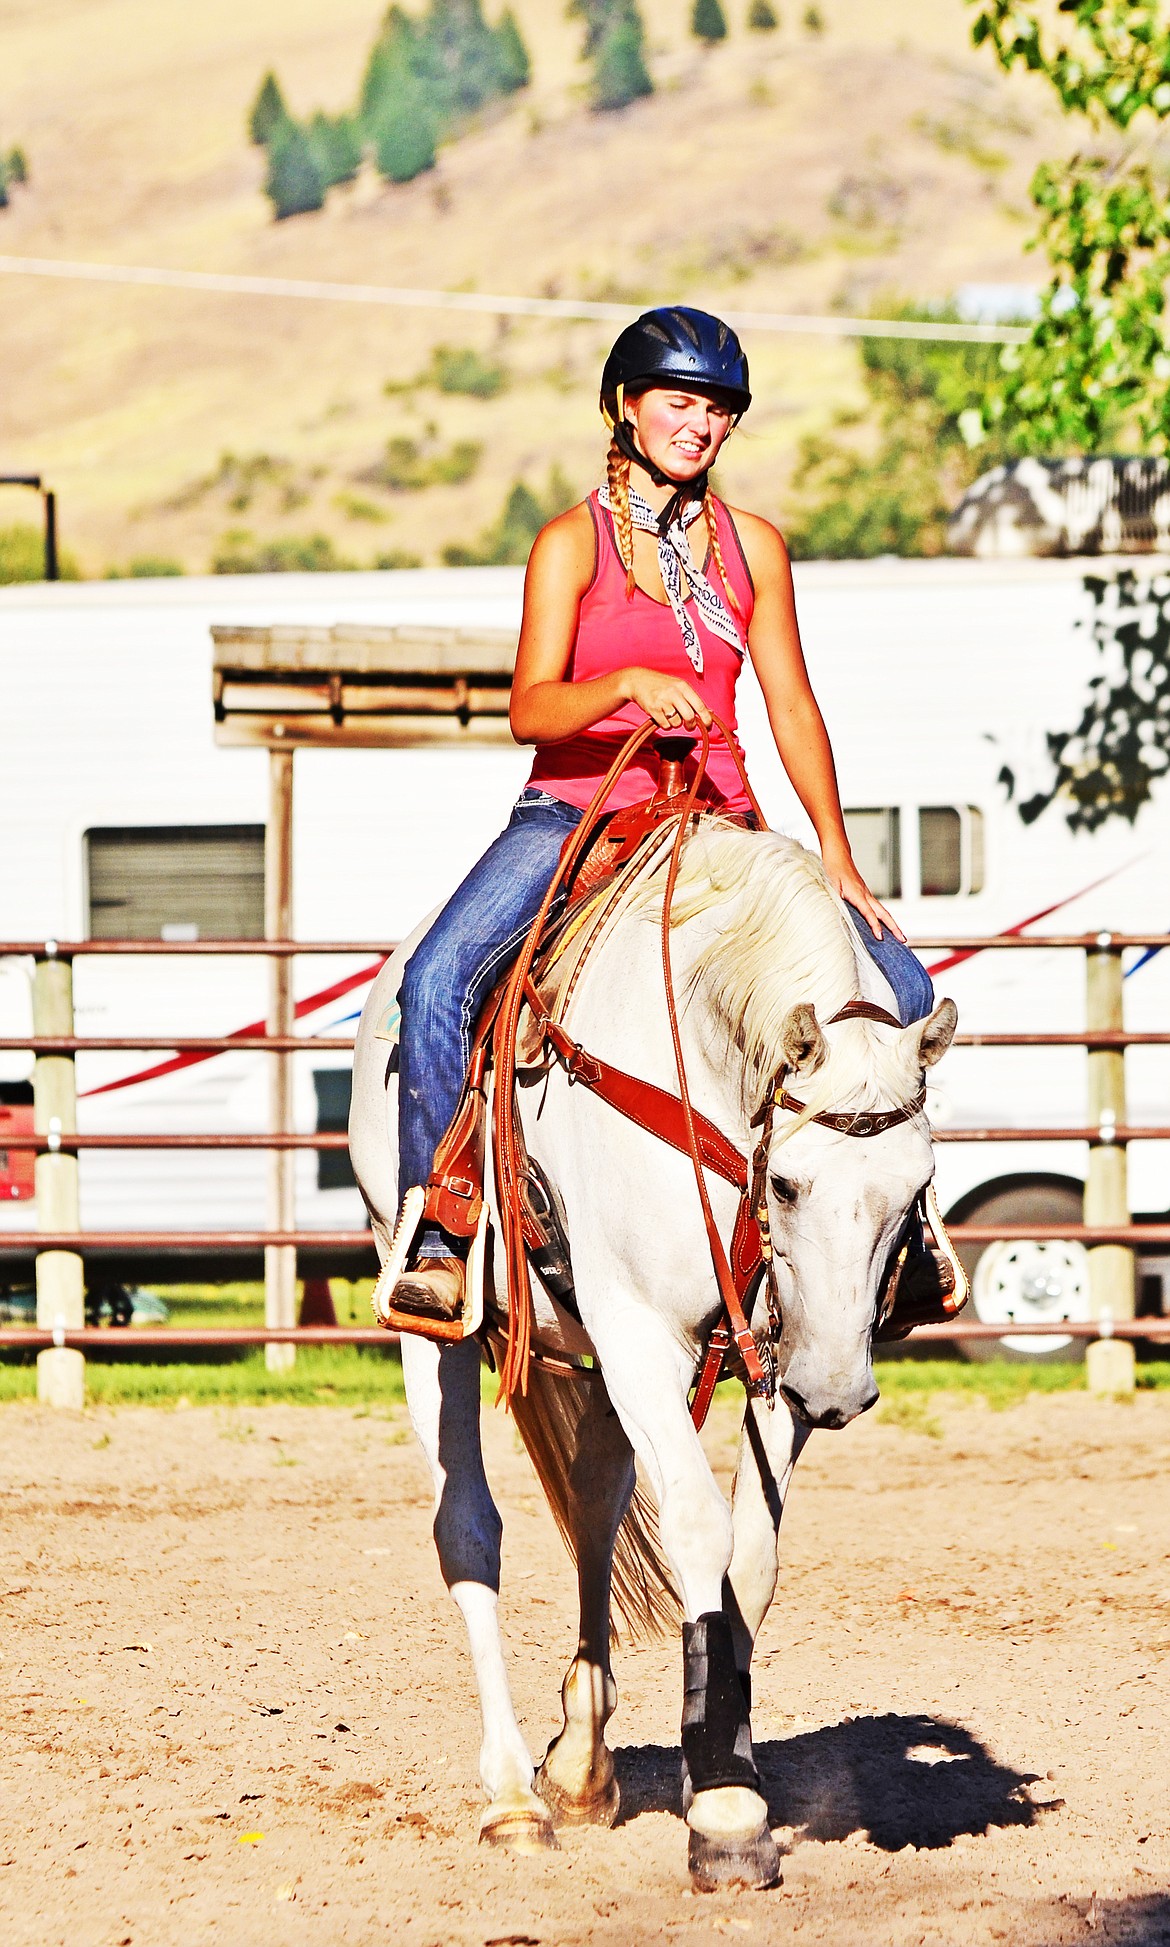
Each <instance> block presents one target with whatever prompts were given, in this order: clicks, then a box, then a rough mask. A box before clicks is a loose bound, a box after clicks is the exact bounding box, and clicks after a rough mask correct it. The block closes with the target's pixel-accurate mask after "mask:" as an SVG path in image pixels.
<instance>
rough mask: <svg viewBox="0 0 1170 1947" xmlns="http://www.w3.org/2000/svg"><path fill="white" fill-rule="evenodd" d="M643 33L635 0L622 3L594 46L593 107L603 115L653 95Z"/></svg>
mask: <svg viewBox="0 0 1170 1947" xmlns="http://www.w3.org/2000/svg"><path fill="white" fill-rule="evenodd" d="M644 38H645V29H644V28H643V25H642V16H641V14H640V13H639V12H638V9H637V6H636V5H635V4H634V0H625V4H623V6H622V10H621V12H620V13H617V14H616V15H615V17H614V18H613V19H612V20H611V22H610V25H609V26H608V27H607V28H606V29H605V30H604V32H603V34H602V36H601V39H600V41H599V42H598V44H597V52H596V54H595V55H594V57H593V84H592V87H591V89H590V96H591V99H592V105H593V107H594V108H595V109H597V110H599V111H601V112H602V113H608V112H609V111H611V110H613V109H618V108H626V107H628V105H629V104H630V102H632V101H637V100H638V98H639V97H640V96H642V95H652V94H653V93H654V83H653V82H652V81H651V79H650V75H649V71H648V69H647V67H646V58H645V55H644V54H643V52H642V43H643V40H644Z"/></svg>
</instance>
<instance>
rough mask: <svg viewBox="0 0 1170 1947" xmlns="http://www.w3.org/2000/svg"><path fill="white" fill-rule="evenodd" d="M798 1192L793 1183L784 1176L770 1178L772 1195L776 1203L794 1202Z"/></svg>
mask: <svg viewBox="0 0 1170 1947" xmlns="http://www.w3.org/2000/svg"><path fill="white" fill-rule="evenodd" d="M799 1194H800V1193H799V1191H798V1190H797V1187H796V1185H795V1183H790V1182H789V1181H788V1178H787V1177H786V1176H774V1177H773V1178H772V1195H773V1196H774V1197H775V1199H776V1201H777V1203H795V1202H796V1199H797V1197H798V1195H799Z"/></svg>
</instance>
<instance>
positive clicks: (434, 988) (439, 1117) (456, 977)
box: [398, 786, 934, 1257]
mask: <svg viewBox="0 0 1170 1947" xmlns="http://www.w3.org/2000/svg"><path fill="white" fill-rule="evenodd" d="M581 817H582V813H581V812H580V810H579V809H578V808H577V806H576V805H569V804H564V803H562V802H561V800H560V799H559V798H553V797H550V796H549V795H548V793H547V792H544V791H539V790H536V789H534V788H533V787H531V786H530V787H529V788H528V789H527V790H525V791H523V792H522V793H521V795H520V797H519V798H518V799H517V800H516V803H515V805H514V806H513V808H512V816H511V818H510V819H509V821H508V823H507V825H506V826H505V828H504V830H503V831H502V832H501V833H500V836H499V837H498V838H497V839H496V840H495V841H494V843H493V844H491V845H489V846H488V849H487V851H486V852H485V853H484V855H483V857H482V858H481V859H480V860H479V863H478V864H477V865H473V866H472V868H471V871H470V872H469V873H468V875H467V877H466V879H464V881H463V884H462V885H461V886H460V887H459V890H458V892H456V893H455V894H454V895H453V896H452V898H450V899H449V900H448V901H447V904H446V905H445V906H444V908H443V910H442V912H441V913H440V914H439V916H438V918H437V919H436V921H435V923H434V925H433V926H432V927H431V929H430V931H429V933H428V934H427V935H426V937H425V938H424V939H422V940H420V942H419V944H418V946H417V947H416V948H415V950H414V952H413V953H412V954H411V956H410V959H409V960H408V961H407V963H406V968H405V971H404V972H403V976H402V986H401V988H400V989H399V996H398V998H399V1003H400V1006H401V1009H402V1038H401V1041H400V1043H399V1050H398V1063H399V1074H398V1181H399V1185H400V1187H401V1189H402V1190H403V1191H405V1190H407V1189H409V1188H410V1187H411V1185H412V1184H416V1183H417V1184H423V1183H425V1182H426V1181H427V1178H428V1177H429V1176H430V1173H431V1168H432V1165H433V1163H434V1160H435V1150H436V1149H437V1148H438V1145H439V1142H440V1140H441V1138H442V1136H443V1135H444V1133H445V1131H446V1129H447V1126H448V1124H449V1123H450V1121H451V1118H452V1116H453V1115H454V1113H455V1110H456V1108H457V1107H458V1104H459V1096H460V1093H461V1092H462V1088H463V1077H464V1075H465V1074H466V1073H467V1064H468V1062H469V1061H470V1059H471V1043H472V1039H473V1037H474V1033H475V1024H476V1021H477V1019H478V1017H479V1012H480V1009H481V1008H482V1006H483V1003H484V1001H485V1000H486V999H487V997H488V994H489V993H490V992H491V990H492V988H493V987H494V986H495V984H496V982H497V981H498V980H500V979H501V978H502V976H503V974H504V972H505V970H506V969H507V966H508V963H509V961H511V960H512V959H513V958H514V957H515V955H516V953H517V952H518V951H519V949H520V945H521V942H522V941H523V939H524V935H525V934H526V932H527V931H528V928H529V926H530V925H531V924H532V921H533V919H534V918H535V917H536V914H537V911H538V910H539V907H540V903H541V900H542V899H543V898H544V895H545V893H546V892H547V891H548V887H549V881H550V879H551V878H552V876H553V873H554V872H555V871H556V867H557V860H558V858H559V857H560V853H561V848H562V846H563V845H564V843H565V840H566V838H567V837H568V835H569V833H570V832H571V831H574V830H575V829H576V827H577V826H578V825H579V824H580V822H581ZM849 910H850V913H851V914H852V916H853V922H854V925H855V926H856V927H857V931H858V933H859V934H860V936H861V939H862V941H863V942H864V944H865V946H866V948H867V949H868V951H869V952H870V953H871V954H872V956H873V958H874V959H875V960H876V962H877V964H878V966H879V967H880V968H881V971H882V972H883V974H884V975H885V977H886V979H887V980H888V981H889V983H890V985H891V987H892V988H893V990H894V994H895V996H896V998H897V1003H898V1012H899V1015H900V1017H901V1019H902V1022H903V1024H904V1025H906V1026H908V1025H909V1023H910V1022H911V1021H915V1020H921V1019H922V1018H923V1017H924V1016H925V1015H927V1014H929V1012H930V1010H931V1008H932V1006H933V1005H934V989H933V987H932V986H931V983H930V975H929V974H928V973H927V971H926V969H925V967H923V966H922V964H921V963H920V962H919V961H918V960H916V959H915V957H914V955H913V954H912V953H911V951H910V949H909V947H907V946H904V945H903V944H902V942H901V940H898V939H896V938H895V937H894V935H893V934H892V933H890V932H888V931H886V932H884V933H883V935H882V938H881V939H880V940H876V939H875V938H874V936H873V934H872V933H871V932H870V930H869V927H868V925H867V924H866V922H865V920H863V919H862V918H861V915H860V914H859V913H857V912H855V911H854V909H853V907H850V909H849ZM450 1250H451V1245H450V1243H449V1241H448V1240H447V1239H445V1237H444V1235H443V1233H442V1231H439V1230H434V1229H429V1230H427V1231H426V1232H425V1233H424V1235H423V1237H422V1239H421V1241H420V1245H419V1255H421V1256H423V1257H443V1256H448V1255H450Z"/></svg>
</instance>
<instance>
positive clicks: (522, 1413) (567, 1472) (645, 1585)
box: [493, 1334, 682, 1643]
mask: <svg viewBox="0 0 1170 1947" xmlns="http://www.w3.org/2000/svg"><path fill="white" fill-rule="evenodd" d="M497 1349H498V1348H497V1347H496V1346H495V1344H494V1334H493V1351H496V1350H497ZM509 1404H510V1407H511V1411H512V1415H513V1418H514V1419H515V1422H516V1425H517V1428H518V1429H519V1432H520V1437H521V1439H522V1440H523V1442H524V1445H525V1447H526V1448H527V1450H528V1457H529V1459H530V1460H531V1462H532V1465H533V1467H534V1468H535V1469H536V1475H537V1479H538V1480H539V1481H540V1484H541V1486H542V1487H543V1489H544V1492H545V1498H546V1499H547V1501H548V1504H549V1507H550V1508H551V1509H552V1513H553V1519H554V1520H555V1521H556V1524H557V1527H558V1528H559V1529H560V1531H561V1537H562V1539H563V1541H564V1543H565V1546H566V1547H567V1548H568V1550H569V1553H570V1555H572V1557H573V1559H574V1561H575V1560H576V1558H577V1548H576V1532H575V1531H576V1526H577V1522H576V1519H575V1516H576V1515H577V1507H576V1503H577V1500H578V1496H579V1494H580V1492H581V1489H582V1488H583V1487H587V1485H588V1482H589V1479H590V1477H591V1475H592V1472H593V1469H592V1465H591V1461H592V1454H591V1447H592V1446H593V1442H592V1441H591V1439H590V1435H591V1433H592V1434H600V1432H601V1425H602V1422H603V1421H604V1423H605V1438H606V1440H607V1441H610V1442H611V1441H613V1440H614V1439H615V1438H618V1439H620V1440H621V1441H622V1443H623V1445H625V1446H626V1453H627V1456H628V1455H629V1447H628V1444H627V1443H626V1442H625V1436H624V1434H622V1433H621V1431H620V1429H619V1427H618V1425H617V1422H616V1419H615V1418H614V1417H613V1409H612V1407H611V1406H610V1403H609V1394H608V1392H607V1391H606V1388H605V1381H604V1380H603V1378H602V1377H601V1372H600V1370H599V1369H597V1368H595V1369H594V1370H592V1371H590V1372H587V1373H583V1374H582V1376H581V1377H580V1378H579V1379H578V1378H576V1377H572V1376H569V1375H566V1374H565V1373H563V1372H558V1373H555V1374H554V1373H551V1372H547V1371H544V1370H542V1368H541V1364H540V1362H539V1360H533V1361H531V1363H530V1364H529V1367H528V1390H527V1392H524V1393H522V1392H519V1391H517V1392H515V1393H513V1394H512V1397H511V1400H510V1402H509ZM610 1588H611V1594H612V1598H613V1604H614V1607H615V1608H616V1610H617V1612H618V1615H619V1616H620V1617H621V1622H622V1627H623V1630H624V1633H625V1635H626V1637H627V1638H628V1640H629V1641H630V1642H634V1643H636V1642H649V1641H651V1640H652V1639H653V1638H654V1637H656V1636H664V1635H668V1634H670V1633H674V1634H677V1632H678V1629H679V1627H680V1623H681V1618H682V1608H681V1604H680V1602H679V1598H678V1592H677V1590H676V1588H675V1586H674V1583H673V1580H672V1578H671V1573H670V1569H669V1567H668V1566H667V1562H666V1557H665V1555H664V1554H663V1552H662V1543H661V1540H660V1539H659V1533H658V1514H657V1510H656V1509H655V1506H654V1501H653V1498H652V1496H651V1495H650V1494H649V1493H648V1492H647V1490H646V1488H645V1486H644V1485H643V1483H642V1482H641V1481H635V1485H634V1491H633V1493H632V1494H631V1496H630V1501H629V1505H628V1507H627V1508H626V1511H625V1514H624V1515H623V1517H622V1520H621V1524H620V1526H619V1528H618V1531H617V1537H616V1540H615V1542H614V1551H613V1571H612V1576H611V1581H610ZM612 1633H613V1639H614V1641H615V1643H616V1642H617V1641H618V1640H619V1637H618V1631H617V1628H616V1627H614V1628H613V1632H612Z"/></svg>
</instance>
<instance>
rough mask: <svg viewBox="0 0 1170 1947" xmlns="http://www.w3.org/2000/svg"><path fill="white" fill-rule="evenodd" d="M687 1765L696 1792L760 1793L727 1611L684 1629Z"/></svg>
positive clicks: (707, 1617) (685, 1755)
mask: <svg viewBox="0 0 1170 1947" xmlns="http://www.w3.org/2000/svg"><path fill="white" fill-rule="evenodd" d="M682 1748H683V1761H684V1764H685V1767H686V1772H687V1775H688V1777H689V1781H690V1786H691V1790H692V1791H693V1792H702V1791H712V1790H713V1789H714V1788H715V1787H716V1786H719V1785H746V1786H747V1788H748V1789H749V1791H756V1792H758V1791H759V1789H760V1774H759V1772H758V1771H757V1770H756V1767H755V1761H754V1759H753V1757H752V1733H751V1724H750V1722H749V1717H748V1706H747V1701H746V1698H745V1695H744V1682H743V1678H742V1676H741V1675H740V1672H739V1671H738V1670H737V1669H736V1667H735V1650H734V1648H733V1646H732V1640H731V1624H730V1623H729V1622H728V1620H727V1617H726V1616H725V1615H724V1614H723V1612H722V1610H712V1611H711V1612H710V1613H709V1614H708V1615H705V1616H700V1617H699V1620H698V1622H693V1623H686V1622H685V1623H684V1624H683V1718H682Z"/></svg>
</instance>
